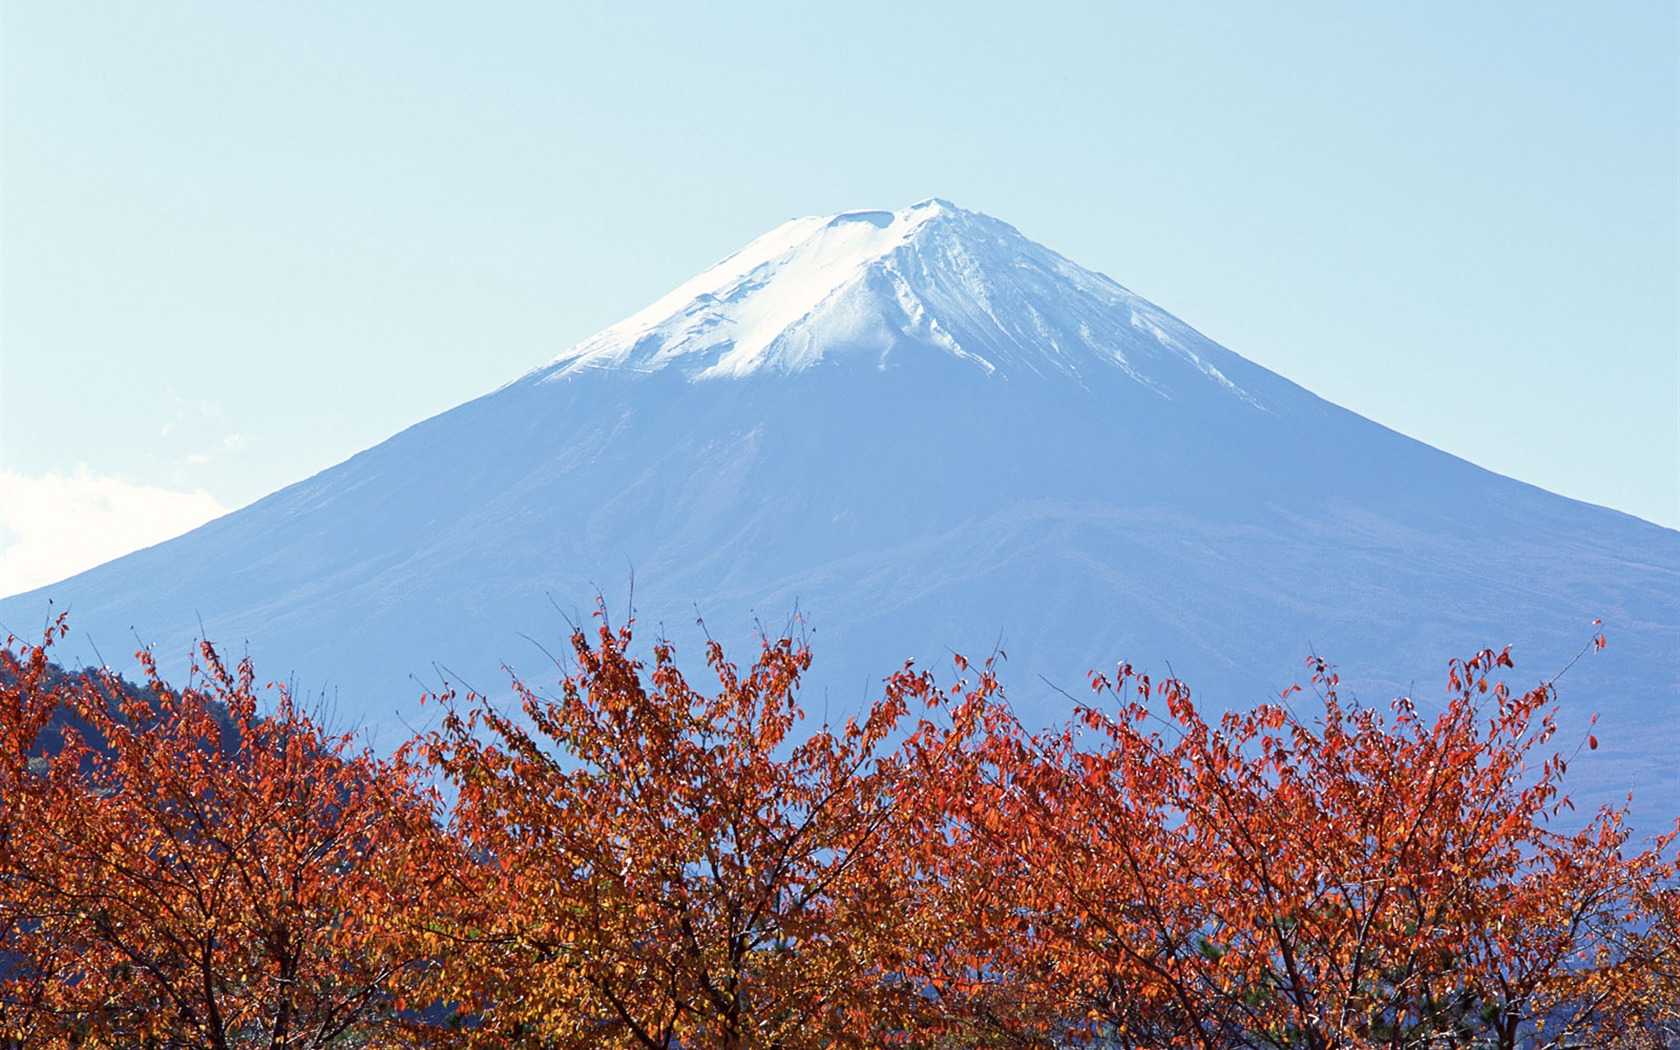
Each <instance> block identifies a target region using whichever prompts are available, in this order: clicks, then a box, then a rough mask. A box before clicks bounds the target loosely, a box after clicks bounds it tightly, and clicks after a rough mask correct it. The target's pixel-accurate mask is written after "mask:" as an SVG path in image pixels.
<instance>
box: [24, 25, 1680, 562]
mask: <svg viewBox="0 0 1680 1050" xmlns="http://www.w3.org/2000/svg"><path fill="white" fill-rule="evenodd" d="M599 6H600V7H601V8H602V9H600V10H592V11H587V12H580V11H576V10H572V9H570V5H565V6H563V5H558V4H543V3H524V4H514V3H474V4H464V3H458V4H443V3H412V2H403V3H397V2H386V3H377V2H363V3H356V4H342V3H334V4H328V3H306V4H285V5H280V4H263V5H257V4H243V3H239V4H236V3H208V2H193V3H171V2H165V0H154V2H150V3H147V4H134V3H127V2H123V3H81V2H76V0H8V2H7V3H6V4H5V6H4V9H3V19H4V21H3V23H0V34H3V53H0V61H3V67H0V76H3V82H0V89H3V92H4V111H3V121H4V123H3V129H4V137H3V143H0V145H3V149H4V153H3V157H0V177H3V183H0V190H3V202H4V212H3V229H0V249H3V255H0V266H3V289H0V291H3V298H0V325H3V327H0V353H3V357H0V384H3V388H0V414H3V418H0V441H3V444H0V467H3V468H4V469H5V471H6V475H5V476H6V478H7V479H8V490H7V492H5V493H0V498H3V499H4V500H5V524H6V526H8V529H9V532H10V537H9V539H10V541H11V542H12V547H11V548H10V550H9V553H8V554H6V555H0V569H3V570H4V572H5V574H6V576H7V577H8V578H6V579H0V593H3V592H5V591H9V590H14V589H18V588H17V586H15V585H14V584H16V583H21V582H22V575H21V574H22V573H23V572H24V571H25V569H24V568H20V566H23V565H24V562H25V561H27V562H28V563H29V564H30V565H32V566H35V567H37V568H39V567H40V566H44V565H46V564H47V563H48V560H49V553H48V552H49V544H48V541H49V539H51V540H52V541H53V542H54V543H56V544H57V546H58V547H62V546H63V545H64V544H66V543H70V542H71V541H72V539H73V538H74V537H75V536H76V535H77V534H78V531H77V529H75V528H71V527H69V525H68V524H65V523H66V522H72V521H75V522H80V523H81V525H83V526H85V527H86V528H87V529H90V530H92V529H94V528H95V519H96V518H99V517H100V514H101V513H102V512H101V511H99V509H98V507H97V506H93V505H92V504H90V503H89V502H88V500H89V499H90V498H95V497H97V498H103V499H104V500H105V504H104V505H105V506H107V507H128V508H132V509H129V510H126V511H120V512H103V513H104V514H105V519H108V520H109V521H112V522H115V523H116V524H117V525H118V526H120V527H121V528H126V529H130V530H138V529H139V527H140V524H141V522H142V521H143V520H146V519H148V516H152V517H157V516H158V515H159V514H162V513H163V512H162V511H159V510H157V509H156V508H159V507H166V506H174V507H180V508H184V507H185V506H186V504H184V503H181V502H180V501H191V500H194V499H196V500H198V501H199V502H197V503H196V504H193V505H192V506H193V508H194V509H192V510H191V513H187V511H186V510H184V509H183V510H182V511H181V513H183V514H185V515H186V517H187V518H191V517H192V516H193V515H194V514H197V515H202V514H203V513H204V512H205V511H204V507H205V506H206V504H205V503H204V499H205V498H206V495H207V497H208V498H210V499H211V500H213V502H214V503H218V504H220V505H222V506H229V507H231V506H237V505H240V504H243V503H246V502H249V501H250V500H252V499H255V498H257V497H258V496H261V495H263V494H265V493H267V492H269V491H271V490H273V489H276V488H278V487H280V486H282V485H284V484H287V483H289V482H291V481H295V480H297V479H299V478H302V477H305V476H307V475H309V474H311V473H314V472H315V471H317V470H320V469H322V468H325V467H327V466H329V465H331V464H332V463H334V462H337V461H338V460H341V459H343V458H344V457H346V456H348V455H350V454H351V453H353V452H355V451H357V450H359V449H361V448H364V447H366V446H368V445H371V444H373V443H375V442H377V441H379V440H381V439H383V438H384V437H386V436H388V435H390V434H391V433H393V432H394V431H396V430H398V429H400V428H402V427H403V426H406V425H407V424H409V423H412V422H415V421H417V420H419V419H421V418H423V417H425V416H427V415H430V414H433V413H436V412H438V411H441V410H443V409H445V408H448V407H450V406H452V405H454V404H456V403H458V402H460V401H463V400H466V399H467V398H470V397H473V396H476V395H478V394H481V393H484V392H485V391H488V390H490V389H492V388H494V387H496V386H499V385H501V384H502V383H503V382H506V381H507V380H509V379H512V378H514V377H516V376H517V375H519V374H521V373H522V372H524V371H526V370H527V369H529V368H532V367H534V366H536V365H538V364H541V363H542V362H543V361H545V360H547V359H548V358H550V357H551V356H553V355H554V354H555V353H556V352H558V351H559V350H561V349H563V348H564V347H566V346H567V345H569V344H571V343H573V342H575V341H577V340H579V339H582V338H584V337H585V336H588V335H590V334H591V333H593V332H594V331H596V330H598V329H600V328H602V327H604V326H606V325H608V324H610V323H612V322H614V321H616V320H618V319H619V318H621V317H623V316H625V315H627V314H629V313H631V312H633V311H634V310H636V309H638V308H639V307H641V306H643V305H645V304H646V303H648V302H649V301H651V300H652V299H654V298H655V297H657V296H658V295H660V294H662V293H663V292H665V291H667V290H669V289H670V288H671V287H672V286H674V285H675V284H677V283H679V282H680V281H681V280H683V279H685V278H687V277H689V276H690V275H692V274H693V273H695V272H696V271H698V270H700V269H701V268H703V267H705V266H706V265H708V264H710V263H712V262H714V261H716V260H717V259H718V258H720V257H722V256H723V255H725V254H727V253H729V252H731V251H733V250H734V249H736V248H738V247H740V246H741V245H742V244H744V243H745V242H747V241H748V240H750V239H751V238H753V237H755V236H757V235H758V234H760V233H762V232H764V231H765V230H767V229H769V228H770V227H772V226H774V225H776V224H777V223H779V222H781V221H782V220H784V219H786V218H789V217H791V216H795V215H805V214H816V213H826V212H832V211H839V210H844V209H847V208H858V207H871V208H899V207H903V206H904V205H906V204H909V203H911V202H912V201H915V200H918V199H921V198H923V197H928V196H940V197H945V198H948V199H950V200H953V201H955V202H956V203H958V204H960V205H962V206H963V207H966V208H971V209H976V210H980V211H984V212H987V213H989V214H991V215H995V216H997V217H998V218H1001V219H1004V220H1006V221H1008V222H1011V223H1013V224H1015V225H1016V226H1018V227H1019V228H1020V229H1021V230H1022V232H1023V233H1025V234H1026V235H1027V236H1029V237H1032V238H1034V239H1035V240H1038V241H1041V242H1042V243H1044V244H1046V245H1048V246H1050V247H1051V248H1054V249H1056V250H1058V251H1060V252H1062V253H1063V254H1064V255H1067V256H1069V257H1070V258H1072V259H1074V260H1076V261H1077V262H1079V263H1081V264H1083V265H1085V266H1088V267H1091V268H1094V269H1098V270H1102V271H1104V272H1106V273H1108V274H1109V275H1110V276H1112V277H1114V278H1115V279H1117V280H1119V281H1120V282H1122V283H1123V284H1126V285H1127V286H1129V287H1131V288H1132V289H1133V290H1135V291H1137V292H1139V293H1140V294H1143V295H1145V296H1147V297H1149V298H1151V299H1153V300H1154V301H1156V302H1157V303H1159V304H1160V305H1162V306H1163V307H1165V308H1166V309H1168V310H1171V311H1172V312H1174V313H1176V314H1178V315H1179V316H1180V317H1182V318H1183V319H1184V320H1186V321H1187V322H1189V323H1190V324H1192V325H1194V326H1196V327H1198V328H1200V329H1201V330H1203V331H1204V332H1206V333H1207V334H1209V335H1210V336H1212V337H1214V338H1215V339H1218V340H1219V341H1221V342H1223V343H1224V344H1226V345H1227V346H1229V347H1230V348H1231V349H1233V350H1235V351H1236V352H1238V353H1240V354H1243V355H1244V356H1246V357H1249V358H1250V359H1252V360H1254V361H1257V362H1259V363H1260V364H1263V365H1265V366H1267V367H1269V368H1272V369H1274V370H1276V371H1278V372H1281V373H1282V374H1284V375H1286V376H1288V377H1289V378H1291V379H1294V380H1295V381H1297V382H1299V383H1301V384H1303V385H1305V386H1306V387H1308V388H1309V389H1311V390H1313V391H1315V392H1316V393H1319V394H1321V395H1322V396H1324V397H1327V398H1329V399H1330V400H1333V401H1336V402H1338V403H1340V404H1343V405H1345V406H1347V407H1348V408H1351V409H1353V410H1355V411H1358V412H1360V413H1362V414H1364V415H1367V416H1369V417H1371V418H1373V419H1375V420H1377V421H1379V422H1382V423H1385V424H1387V425H1389V426H1392V427H1394V428H1396V429H1398V430H1401V431H1403V432H1405V433H1408V434H1411V435H1412V436H1414V437H1418V438H1420V439H1422V440H1424V441H1427V442H1429V443H1430V444H1433V445H1436V446H1438V447H1440V448H1443V449H1446V450H1448V451H1450V452H1453V453H1456V454H1458V455H1461V456H1464V457H1465V458H1468V459H1470V460H1472V461H1474V462H1477V463H1479V464H1481V465H1483V466H1486V467H1489V468H1491V469H1494V470H1497V471H1500V472H1502V473H1507V474H1511V475H1513V476H1515V477H1518V478H1521V479H1523V480H1526V481H1530V482H1533V483H1535V484H1538V485H1541V486H1543V487H1546V488H1549V489H1552V490H1554V491H1557V492H1560V493H1563V494H1565V495H1568V496H1573V497H1576V498H1579V499H1584V500H1588V501H1591V502H1595V503H1602V504H1606V505H1609V506H1613V507H1616V508H1619V509H1622V510H1625V511H1628V512H1629V513H1633V514H1637V515H1639V516H1641V517H1645V518H1648V519H1650V520H1653V521H1657V522H1660V523H1662V524H1665V525H1669V526H1671V527H1672V526H1677V525H1680V305H1677V295H1680V292H1677V289H1680V263H1677V246H1680V161H1677V143H1676V139H1677V100H1680V81H1677V72H1676V55H1677V53H1680V16H1677V10H1680V9H1677V8H1676V6H1675V5H1674V4H1672V3H1669V2H1666V0H1664V2H1656V3H1629V4H1615V5H1585V4H1573V5H1563V4H1537V3H1490V4H1477V5H1463V4H1459V3H1450V4H1449V3H1441V4H1433V3H1411V4H1404V5H1400V4H1392V5H1375V4H1362V3H1361V4H1350V3H1325V4H1303V3H1294V4H1272V5H1260V4H1237V3H1217V4H1216V3H1152V4H1116V3H1091V4H1063V5H1056V6H1054V7H1052V8H1050V9H1049V10H1048V11H1043V12H1040V11H1033V12H1032V13H1031V14H1030V15H1029V14H1028V13H1027V12H1028V9H1027V8H1025V7H1023V6H1021V5H984V4H975V3H963V4H954V3H953V4H916V5H903V4H885V3H881V4H825V5H816V4H793V3H785V2H784V3H765V4H731V3H723V2H715V3H711V4H706V5H683V6H680V7H679V6H678V5H663V6H658V7H655V6H651V5H639V4H614V5H599ZM78 472H80V478H81V485H82V488H81V489H80V490H78V491H79V492H80V495H73V494H70V491H69V490H70V489H71V488H73V487H74V486H72V485H71V484H70V483H69V482H68V481H66V480H65V479H66V478H71V479H73V478H74V477H75V476H77V475H78ZM49 474H57V475H62V476H63V477H61V478H59V479H58V480H57V481H56V482H55V481H53V480H52V479H50V478H48V479H47V480H45V481H43V480H42V479H43V478H46V476H47V475H49ZM61 482H62V483H61ZM135 486H141V487H144V488H143V489H135V490H134V491H132V492H131V491H129V490H130V489H134V487H135ZM101 492H103V493H104V494H105V495H104V496H103V497H100V496H99V495H98V494H99V493H101ZM177 492H178V493H194V492H200V494H199V495H197V496H188V495H183V496H180V497H178V498H177V497H173V496H172V495H171V494H172V493H177ZM89 493H93V494H94V496H93V497H90V496H89ZM136 493H138V495H136ZM140 496H143V497H145V498H144V499H140V500H139V502H132V500H133V499H139V497H140ZM119 497H120V498H119ZM122 499H130V500H131V502H127V503H124V502H121V500H122ZM78 500H79V501H80V502H76V501H78ZM172 500H174V501H175V502H173V503H172V502H171V501H172ZM25 502H27V503H28V508H27V509H26V510H20V508H22V507H23V506H24V504H25ZM96 502H97V499H96ZM143 508H150V509H143ZM64 514H70V515H71V518H63V517H62V516H63V515H64ZM54 515H59V516H60V518H59V519H55V518H54ZM26 519H27V520H26ZM55 520H59V521H60V524H58V525H55V524H54V521H55ZM100 527H101V528H102V527H104V526H100ZM24 534H28V536H27V538H28V539H29V542H30V543H31V544H34V545H33V546H25V545H23V543H22V541H20V539H19V537H20V536H24ZM135 534H136V535H138V532H135ZM151 538H155V537H151ZM75 542H84V541H83V540H75ZM85 542H88V543H91V542H93V541H91V540H87V541H85ZM104 542H106V543H107V544H109V543H111V542H113V541H111V540H109V539H107V540H105V541H104ZM53 549H54V550H56V549H57V548H56V547H55V548H53ZM89 549H91V548H89ZM57 556H58V555H57V554H56V553H55V554H53V555H52V557H57ZM8 559H9V560H8ZM52 564H54V565H56V564H58V563H57V562H53V563H52ZM79 567H83V566H78V568H79ZM41 571H45V570H41ZM57 575H62V573H57ZM34 582H47V580H45V579H42V580H39V581H34Z"/></svg>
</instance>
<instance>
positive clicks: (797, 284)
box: [538, 198, 1253, 400]
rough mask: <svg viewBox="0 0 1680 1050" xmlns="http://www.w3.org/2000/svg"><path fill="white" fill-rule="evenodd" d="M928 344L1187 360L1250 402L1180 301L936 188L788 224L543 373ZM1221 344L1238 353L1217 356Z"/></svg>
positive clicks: (1147, 372)
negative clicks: (1179, 313) (1099, 268)
mask: <svg viewBox="0 0 1680 1050" xmlns="http://www.w3.org/2000/svg"><path fill="white" fill-rule="evenodd" d="M1208 348H1212V350H1213V353H1212V354H1209V353H1208V352H1207V349H1208ZM930 351H931V352H933V353H934V354H937V355H943V356H946V357H949V358H953V359H956V360H959V361H963V362H966V363H968V364H970V365H972V366H974V367H975V368H978V369H981V370H983V371H985V372H987V373H994V374H995V373H1000V372H1001V373H1003V374H1005V375H1014V374H1036V375H1047V374H1063V375H1068V376H1073V377H1079V376H1080V375H1082V374H1083V372H1084V371H1085V370H1086V369H1089V368H1091V367H1093V365H1100V366H1107V367H1112V366H1118V367H1119V368H1121V369H1122V370H1124V371H1125V372H1127V373H1128V374H1130V375H1131V376H1132V378H1134V379H1136V380H1137V381H1139V382H1141V383H1143V384H1144V385H1145V386H1148V387H1151V388H1153V389H1155V390H1156V391H1157V392H1160V393H1166V392H1167V390H1168V389H1170V388H1171V387H1172V386H1173V385H1175V384H1174V382H1173V378H1174V377H1173V373H1174V372H1176V371H1178V370H1180V369H1182V368H1183V367H1184V366H1189V367H1190V368H1191V369H1192V370H1193V371H1194V372H1196V373H1199V374H1200V376H1201V377H1203V378H1205V379H1211V380H1214V381H1215V383H1216V384H1218V385H1220V386H1223V387H1225V388H1226V389H1227V390H1229V391H1231V392H1235V393H1238V394H1239V395H1240V396H1243V397H1244V398H1245V399H1249V400H1253V398H1252V397H1251V396H1250V395H1249V394H1247V393H1246V392H1244V391H1242V390H1239V389H1238V387H1237V385H1236V384H1235V383H1234V382H1233V381H1232V380H1231V379H1230V378H1227V376H1226V375H1225V373H1224V372H1222V371H1221V367H1220V366H1227V367H1228V366H1229V365H1231V364H1233V363H1235V361H1236V360H1238V359H1235V358H1234V355H1229V354H1224V352H1223V351H1222V350H1220V349H1219V348H1218V347H1216V346H1215V345H1214V344H1212V343H1211V342H1209V341H1208V340H1206V339H1205V338H1204V337H1202V336H1201V335H1200V334H1198V333H1196V332H1195V331H1194V330H1193V329H1191V328H1189V326H1187V325H1185V324H1184V323H1183V322H1181V321H1179V320H1178V319H1177V318H1175V317H1173V316H1172V315H1171V314H1168V313H1166V312H1165V311H1163V310H1160V309H1159V308H1157V307H1155V306H1154V305H1152V304H1151V303H1149V302H1148V301H1146V300H1144V299H1142V298H1140V297H1138V296H1136V295H1134V294H1133V293H1131V292H1130V291H1128V290H1127V289H1125V288H1124V287H1122V286H1121V285H1119V284H1117V283H1116V282H1114V281H1112V280H1110V279H1109V278H1107V277H1105V276H1103V275H1102V274H1099V273H1095V272H1093V271H1090V270H1087V269H1084V268H1083V267H1080V266H1078V265H1076V264H1074V263H1072V262H1069V261H1068V260H1067V259H1065V258H1063V257H1062V256H1060V255H1058V254H1056V253H1055V252H1053V251H1051V250H1049V249H1048V248H1045V247H1043V246H1042V245H1039V244H1037V243H1035V242H1033V241H1031V240H1028V239H1027V238H1026V237H1024V236H1022V235H1021V233H1020V232H1019V231H1018V230H1016V229H1015V227H1013V226H1011V225H1009V224H1008V223H1004V222H1000V221H998V220H997V219H993V218H991V217H990V216H987V215H982V214H980V213H978V212H971V211H967V210H964V209H962V208H959V207H957V206H956V205H954V204H951V203H949V202H947V201H943V200H939V199H937V198H930V199H928V200H924V201H921V202H919V203H917V204H913V205H911V206H910V207H908V208H904V209H902V210H900V211H896V212H889V211H849V212H842V213H840V214H838V215H828V216H808V217H806V218H801V219H793V220H790V221H788V222H785V223H783V224H782V225H780V226H778V227H776V228H775V229H774V230H771V231H770V232H769V233H767V234H765V235H763V236H762V237H759V238H758V239H757V240H755V241H753V242H752V243H751V244H749V245H747V246H746V247H745V248H743V249H741V250H740V251H738V252H736V253H735V254H733V255H731V256H729V257H728V258H726V259H724V260H723V261H721V262H719V263H718V264H716V265H715V266H713V267H711V268H710V269H708V270H706V271H705V272H703V273H701V274H700V275H699V276H697V277H695V278H693V279H692V280H690V281H688V282H686V283H684V284H682V285H681V286H679V287H677V288H676V289H674V290H673V291H671V292H670V293H669V294H667V295H665V296H664V297H662V298H660V299H659V300H657V301H656V302H654V303H653V304H652V305H650V306H648V307H647V308H646V309H644V310H642V311H640V312H638V313H636V314H635V315H633V316H631V317H629V318H627V319H625V320H624V321H621V322H620V323H618V324H616V325H613V326H612V327H611V328H608V329H606V330H605V331H603V332H601V333H599V334H597V335H596V336H594V337H592V338H590V339H588V340H586V341H584V342H582V343H580V344H578V345H576V346H574V347H572V348H571V349H569V350H567V351H565V352H564V353H562V354H560V355H559V356H558V357H556V358H555V359H554V360H553V361H551V362H549V363H548V364H547V365H546V366H544V367H543V368H542V369H539V370H538V371H539V373H540V374H541V375H542V376H543V377H545V378H560V377H564V376H568V375H573V374H576V373H579V372H583V371H586V370H595V369H623V370H630V371H640V372H651V371H659V370H663V369H667V368H676V369H679V370H680V371H681V372H682V373H683V374H684V375H685V376H687V377H688V378H690V379H693V380H708V379H720V378H741V377H745V376H749V375H755V374H763V373H794V372H802V371H805V370H807V369H810V368H813V367H816V366H819V365H847V364H856V363H862V364H864V365H865V366H867V367H875V368H881V369H885V368H889V367H892V366H893V365H894V364H896V363H899V359H900V357H901V355H906V354H918V353H927V352H930ZM1221 354H1224V355H1225V356H1226V357H1230V358H1232V360H1231V361H1221V362H1219V363H1218V364H1216V363H1215V362H1214V361H1213V360H1211V359H1210V358H1211V357H1218V356H1220V355H1221ZM1163 365H1165V366H1166V367H1165V369H1164V370H1163Z"/></svg>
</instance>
